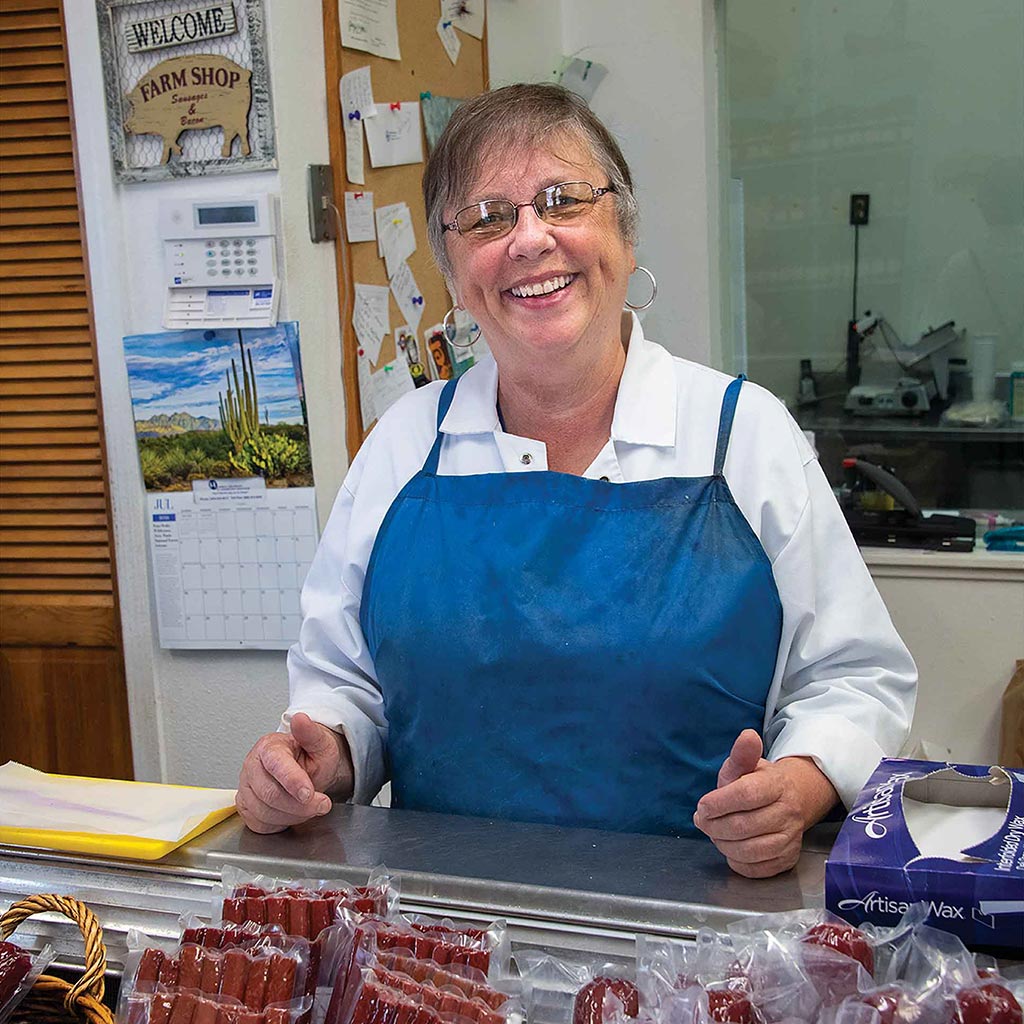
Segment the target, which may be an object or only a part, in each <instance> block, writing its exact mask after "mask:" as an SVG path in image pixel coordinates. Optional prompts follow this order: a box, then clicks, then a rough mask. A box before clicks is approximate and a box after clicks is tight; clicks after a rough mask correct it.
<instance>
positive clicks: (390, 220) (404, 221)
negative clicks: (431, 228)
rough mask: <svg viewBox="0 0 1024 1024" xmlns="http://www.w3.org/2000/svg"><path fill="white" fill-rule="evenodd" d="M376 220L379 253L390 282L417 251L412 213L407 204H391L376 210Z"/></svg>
mask: <svg viewBox="0 0 1024 1024" xmlns="http://www.w3.org/2000/svg"><path fill="white" fill-rule="evenodd" d="M375 218H376V221H377V253H378V255H380V256H383V257H384V263H385V266H386V267H387V275H388V280H389V281H390V280H391V278H393V277H394V276H395V274H396V273H397V272H398V268H399V265H400V264H401V263H402V262H403V261H404V260H407V259H408V258H409V257H410V256H411V255H412V254H413V253H414V252H415V251H416V234H415V231H414V230H413V226H412V213H411V212H410V210H409V207H408V206H407V205H406V204H405V203H391V204H389V205H388V206H382V207H380V208H379V209H378V210H376V211H375Z"/></svg>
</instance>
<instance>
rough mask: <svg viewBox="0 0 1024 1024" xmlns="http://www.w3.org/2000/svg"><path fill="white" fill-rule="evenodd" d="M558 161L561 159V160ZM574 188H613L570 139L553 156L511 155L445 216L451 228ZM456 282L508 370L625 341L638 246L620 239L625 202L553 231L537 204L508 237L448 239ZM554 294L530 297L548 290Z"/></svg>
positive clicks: (610, 202)
mask: <svg viewBox="0 0 1024 1024" xmlns="http://www.w3.org/2000/svg"><path fill="white" fill-rule="evenodd" d="M556 154H557V155H556ZM564 181H587V182H589V183H590V184H591V185H593V186H594V188H604V187H606V186H607V185H608V184H609V182H608V176H607V174H606V173H605V172H604V171H603V170H601V168H600V165H599V164H598V163H597V161H596V160H595V159H594V157H593V155H592V154H591V153H590V151H589V149H588V148H587V147H586V146H584V145H583V144H582V143H579V142H575V141H571V140H563V141H562V142H561V144H557V143H556V144H555V145H554V146H552V147H550V148H545V149H541V150H535V151H533V152H523V153H519V154H515V153H514V154H511V155H509V154H501V156H500V158H494V159H492V160H488V161H485V164H484V168H483V171H482V172H481V174H480V175H479V177H478V180H477V181H476V182H475V183H474V186H473V188H472V189H471V190H470V192H469V193H467V194H466V195H465V196H464V197H463V199H462V201H461V202H459V203H455V204H452V205H451V206H450V207H448V208H446V209H445V220H446V221H451V220H452V219H454V216H455V214H456V213H457V212H458V211H459V210H460V209H462V208H463V207H465V206H469V205H471V204H473V203H477V202H480V201H481V200H483V199H509V200H511V201H512V202H513V203H517V204H518V203H529V202H530V200H531V199H532V198H533V197H534V196H535V195H536V194H537V193H538V192H540V191H541V190H542V189H545V188H547V187H548V186H550V185H557V184H559V183H560V182H564ZM446 240H447V245H448V255H449V259H450V261H451V265H452V284H453V285H454V290H455V295H456V297H457V299H458V302H459V304H460V305H461V306H463V307H464V308H466V309H468V310H469V312H470V313H471V314H472V315H473V318H474V319H475V320H476V321H477V323H478V324H479V325H480V328H481V330H482V331H483V334H484V337H485V338H486V339H487V343H488V345H489V346H490V347H491V349H492V351H493V352H494V355H495V358H496V359H497V360H498V362H499V364H500V363H502V362H503V361H505V362H509V361H516V362H523V361H526V363H527V364H528V363H529V362H530V361H532V358H533V357H534V356H540V355H548V356H550V355H555V354H562V353H567V352H571V351H572V350H573V349H574V348H575V347H577V346H580V345H597V344H606V345H609V346H614V345H618V344H619V343H620V320H621V314H622V308H623V303H624V302H625V298H626V286H627V283H628V281H629V275H630V274H631V273H632V271H633V269H634V268H635V266H636V261H635V259H634V255H633V246H632V245H631V244H629V243H628V242H626V241H625V240H624V239H623V238H622V235H621V234H620V233H619V228H618V221H617V219H616V214H615V197H614V195H612V194H607V195H604V196H602V197H600V198H599V199H598V200H597V202H596V203H595V204H594V205H593V207H591V209H590V210H589V211H587V212H586V213H585V214H584V215H583V216H581V217H579V218H578V219H576V220H573V221H570V222H568V223H563V224H549V223H547V222H545V221H543V220H541V219H540V217H538V216H537V211H536V210H535V209H534V208H533V207H532V206H524V207H523V208H522V209H520V211H519V219H518V221H517V223H516V226H515V227H514V228H513V229H512V230H511V231H510V232H509V233H508V234H506V235H503V236H502V237H501V238H496V239H492V240H486V241H479V240H476V239H473V238H470V237H463V236H462V235H460V234H458V232H454V231H453V232H448V233H446ZM545 284H549V286H550V285H554V286H555V287H554V290H552V291H549V292H547V293H542V294H538V295H531V294H524V289H525V290H526V291H530V290H537V286H538V285H545Z"/></svg>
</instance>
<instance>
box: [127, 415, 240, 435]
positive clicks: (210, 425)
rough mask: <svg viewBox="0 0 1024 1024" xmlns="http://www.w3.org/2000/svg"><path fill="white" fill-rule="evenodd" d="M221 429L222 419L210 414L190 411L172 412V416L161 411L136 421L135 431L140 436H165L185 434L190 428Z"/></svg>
mask: <svg viewBox="0 0 1024 1024" xmlns="http://www.w3.org/2000/svg"><path fill="white" fill-rule="evenodd" d="M220 429H221V427H220V420H214V419H211V418H210V417H209V416H193V415H192V413H190V412H172V413H171V414H170V416H168V415H166V413H160V414H159V415H157V416H151V417H150V418H149V419H148V420H136V421H135V433H136V434H137V435H139V436H140V437H164V436H165V435H167V434H184V433H187V432H188V431H190V430H220Z"/></svg>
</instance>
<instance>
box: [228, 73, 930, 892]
mask: <svg viewBox="0 0 1024 1024" xmlns="http://www.w3.org/2000/svg"><path fill="white" fill-rule="evenodd" d="M423 191H424V198H425V202H426V208H427V223H428V226H429V235H430V243H431V247H432V250H433V253H434V256H435V258H436V260H437V263H438V265H439V267H440V268H441V271H442V273H443V274H444V276H445V278H446V280H447V281H448V283H449V287H450V289H451V291H452V293H453V295H455V296H456V297H457V302H458V305H459V306H461V307H463V308H464V309H467V310H468V311H469V312H470V314H471V315H472V316H473V318H474V319H475V320H476V322H477V323H478V324H479V325H480V327H481V329H482V330H483V333H484V335H485V337H486V338H487V341H488V344H489V346H490V348H491V351H492V353H493V356H494V359H493V361H492V360H484V361H482V362H481V363H480V364H478V365H476V366H474V367H473V368H472V369H470V370H469V371H468V372H467V373H466V374H464V375H463V376H462V377H461V378H460V379H459V380H458V382H457V384H456V382H449V383H448V384H447V385H443V384H441V383H435V384H432V385H430V386H429V387H425V388H422V389H419V390H418V391H416V392H415V393H413V394H410V395H407V396H405V397H404V398H403V399H402V400H401V401H400V402H399V403H397V404H396V405H395V406H394V407H392V409H391V410H389V412H388V413H387V414H386V415H385V416H384V417H383V418H382V419H381V422H380V423H379V424H378V425H377V427H376V429H375V430H374V431H373V433H372V435H371V436H370V437H369V438H368V439H367V441H366V443H365V444H364V445H363V447H362V449H361V450H360V452H359V454H358V456H357V457H356V459H355V461H354V463H353V465H352V468H351V470H350V472H349V475H348V478H347V479H346V481H345V483H344V485H343V486H342V489H341V492H340V494H339V496H338V499H337V502H336V504H335V507H334V510H333V512H332V515H331V519H330V521H329V523H328V525H327V528H326V530H325V531H324V535H323V539H322V541H321V544H320V549H319V551H318V553H317V557H316V559H315V561H314V563H313V566H312V568H311V570H310V573H309V576H308V578H307V581H306V585H305V589H304V592H303V609H304V615H305V617H304V621H303V626H302V631H301V635H300V639H299V642H298V643H297V644H296V645H295V646H294V647H293V648H292V650H291V652H290V655H289V678H290V683H291V696H292V700H291V706H290V707H289V709H288V711H287V712H286V713H285V716H284V723H285V726H286V727H288V728H289V730H290V731H289V732H279V733H275V734H272V735H270V736H267V737H264V738H263V739H261V740H260V741H259V742H258V743H257V744H256V746H255V747H254V748H253V751H252V752H251V753H250V754H249V756H248V757H247V759H246V762H245V765H244V767H243V770H242V778H241V783H240V789H239V795H238V807H239V811H240V812H241V814H242V816H243V818H244V819H245V820H246V822H247V824H248V825H249V826H250V827H251V828H253V829H255V830H256V831H264V832H269V831H277V830H279V829H281V828H285V827H287V826H288V825H289V824H292V823H294V822H297V821H301V820H305V819H307V818H309V817H312V816H314V815H317V814H323V813H326V811H327V810H328V809H329V808H330V806H331V803H330V798H329V796H328V795H327V794H331V795H333V796H335V797H340V798H342V799H348V798H353V799H355V800H356V801H359V802H368V801H369V800H370V799H372V798H373V796H374V794H375V793H376V792H377V790H378V788H379V787H380V786H381V784H382V783H383V782H384V781H385V780H386V778H387V777H388V776H390V778H391V780H392V795H393V802H394V803H395V805H397V806H403V807H411V808H418V809H426V810H437V811H445V812H452V813H464V814H475V815H485V816H493V817H504V818H510V819H518V820H528V821H542V822H553V823H560V824H570V825H582V826H594V827H601V828H612V829H620V830H626V831H637V832H656V833H667V834H680V835H681V834H686V833H687V832H692V831H693V829H694V826H696V827H697V828H699V829H701V830H702V831H703V832H705V833H706V834H707V835H708V836H710V837H711V838H712V839H713V840H714V842H715V843H716V845H717V846H718V847H719V849H720V850H721V851H722V852H723V853H724V854H725V856H726V858H727V859H728V861H729V863H730V864H731V865H732V867H733V868H734V869H735V870H737V871H740V872H742V873H744V874H747V875H753V876H764V875H769V874H774V873H776V872H778V871H781V870H785V869H786V868H788V867H791V866H792V865H793V864H794V863H795V862H796V858H797V856H798V855H799V850H800V840H801V837H802V834H803V831H804V829H806V828H807V827H808V826H809V825H810V824H812V823H813V822H815V821H817V820H819V819H820V818H821V817H822V816H823V815H824V814H825V813H826V812H827V811H828V810H829V809H830V808H831V807H832V805H833V804H834V803H835V802H836V800H837V794H838V796H841V797H842V798H843V799H844V800H845V801H847V802H849V801H850V800H851V799H852V798H853V796H854V795H855V794H856V792H857V790H858V788H859V787H860V785H861V784H862V783H863V782H864V781H865V780H866V778H867V776H868V775H869V774H870V771H871V770H872V768H873V767H874V765H875V764H876V762H877V760H878V759H879V757H880V756H882V755H883V754H892V753H895V752H896V751H898V749H899V747H900V745H901V744H902V742H903V740H904V738H905V736H906V732H907V728H908V720H909V716H910V713H911V709H912V704H913V698H914V688H915V670H914V665H913V662H912V661H911V659H910V656H909V654H908V653H907V651H906V649H905V647H904V646H903V644H902V643H901V642H900V640H899V637H898V636H897V635H896V633H895V631H894V629H893V627H892V624H891V622H890V620H889V617H888V615H887V613H886V611H885V608H884V606H883V604H882V602H881V600H880V598H879V596H878V593H877V591H876V590H875V588H874V585H873V584H872V582H871V579H870V577H869V575H868V573H867V570H866V569H865V567H864V563H863V561H862V560H861V558H860V555H859V552H858V550H857V548H856V546H855V544H854V543H853V541H852V539H851V537H850V534H849V531H848V530H847V528H846V525H845V522H844V520H843V518H842V515H841V513H840V511H839V509H838V507H837V505H836V503H835V500H834V498H833V496H832V493H831V491H830V489H829V486H828V484H827V482H826V481H825V478H824V476H823V474H822V472H821V470H820V468H819V467H818V465H817V463H816V461H815V459H814V457H813V454H812V452H811V450H810V448H809V447H808V445H807V443H806V441H805V440H804V438H803V435H802V434H801V433H800V431H799V429H798V428H797V427H796V425H795V424H794V423H793V421H792V420H791V419H790V418H789V416H788V415H787V413H786V411H785V409H784V408H783V407H782V406H781V404H780V403H779V402H778V401H777V400H776V399H774V398H773V397H772V396H771V395H770V394H768V393H767V392H765V391H763V390H761V389H760V388H758V387H757V386H756V385H752V384H743V383H742V381H740V380H735V381H730V379H729V378H727V377H726V376H724V375H723V374H721V373H717V372H716V371H713V370H710V369H708V368H706V367H702V366H698V365H696V364H693V363H690V362H687V361H685V360H682V359H676V358H673V357H672V356H671V355H669V353H668V352H667V351H666V350H665V349H663V348H661V347H660V346H658V345H656V344H654V343H653V342H651V341H648V340H647V339H645V338H644V336H643V332H642V330H641V327H640V323H639V321H638V320H637V319H636V317H635V316H633V315H631V314H630V313H628V312H626V311H624V303H625V301H626V289H627V283H628V281H629V278H630V275H631V274H632V273H633V272H634V271H635V270H636V269H637V265H636V259H635V256H634V244H635V242H636V235H637V207H636V200H635V198H634V194H633V184H632V179H631V177H630V173H629V169H628V167H627V166H626V163H625V160H624V159H623V156H622V154H621V152H620V150H619V148H618V146H617V145H616V143H615V142H614V140H613V139H612V138H611V136H610V135H609V134H608V132H607V131H606V129H605V128H604V127H603V125H601V123H600V122H599V121H598V120H597V119H596V117H595V116H594V115H593V114H592V113H591V111H590V110H589V109H588V108H587V107H586V105H585V104H584V103H583V102H582V101H580V100H579V99H578V98H577V97H575V96H574V95H572V94H571V93H569V92H566V91H565V90H563V89H561V88H558V87H554V86H546V85H517V86H510V87H508V88H505V89H499V90H496V91H495V92H491V93H487V94H484V95H482V96H479V97H477V98H475V99H473V100H470V101H468V102H467V103H465V104H463V105H462V106H461V107H460V108H459V109H458V110H457V111H456V113H455V115H454V116H453V118H452V120H451V123H450V124H449V126H448V128H447V130H446V132H445V133H444V135H443V137H442V138H441V140H440V141H439V143H438V145H437V147H436V149H435V150H434V152H433V154H432V155H431V157H430V160H429V162H428V164H427V167H426V170H425V173H424V179H423ZM741 385H742V386H741ZM762 736H763V741H762ZM762 742H763V744H764V745H765V746H766V747H767V751H768V759H765V758H763V757H762V756H761V754H762Z"/></svg>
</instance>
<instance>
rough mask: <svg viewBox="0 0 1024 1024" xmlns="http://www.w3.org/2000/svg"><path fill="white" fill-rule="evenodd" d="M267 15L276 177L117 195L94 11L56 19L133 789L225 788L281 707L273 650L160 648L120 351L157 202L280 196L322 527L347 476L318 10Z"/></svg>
mask: <svg viewBox="0 0 1024 1024" xmlns="http://www.w3.org/2000/svg"><path fill="white" fill-rule="evenodd" d="M266 7H267V20H268V34H269V64H270V69H271V76H272V91H273V101H274V112H275V120H276V124H277V152H278V165H279V170H278V171H277V172H266V173H260V174H246V175H228V176H223V177H210V178H203V179H195V180H188V181H170V182H161V183H147V184H139V185H132V186H119V185H117V184H115V183H114V181H113V173H112V166H111V161H110V154H109V152H108V149H107V135H106V113H105V110H104V106H103V81H102V71H101V68H100V61H99V39H98V33H97V27H96V10H95V7H94V5H93V4H91V3H87V2H85V0H78V2H75V3H67V4H66V5H65V18H66V21H67V27H68V45H69V58H70V64H71V77H72V87H73V93H74V104H75V120H76V124H77V127H78V148H79V157H80V162H81V175H82V199H83V208H84V213H85V228H86V236H87V241H88V246H89V262H90V270H91V274H92V288H93V300H94V304H95V309H96V328H97V344H98V351H99V365H100V379H101V386H102V389H103V413H104V420H105V431H106V438H107V455H108V470H109V474H110V487H111V503H112V507H113V518H114V536H115V547H116V556H117V567H118V587H119V598H120V603H121V620H122V625H123V631H124V650H125V665H126V669H127V677H128V696H129V704H130V710H131V724H132V743H133V749H134V755H135V771H136V777H137V778H139V779H146V780H163V781H167V782H176V783H202V784H206V785H223V786H230V785H233V784H234V782H235V780H236V779H237V775H238V766H239V764H240V763H241V759H242V757H243V756H244V754H245V752H246V751H247V750H248V748H249V746H250V745H251V743H252V741H253V740H254V739H255V738H256V737H257V736H258V735H260V734H261V733H262V732H266V731H268V730H270V729H273V728H274V727H275V725H276V723H277V721H278V718H279V715H280V712H281V710H282V709H283V707H284V705H285V703H286V701H287V693H288V690H287V682H286V678H285V664H284V653H283V652H255V651H250V652H240V653H236V652H230V653H229V652H210V651H175V652H171V651H165V650H161V649H160V648H159V646H158V643H157V636H156V631H155V622H154V618H153V611H152V609H153V601H152V595H151V584H150V574H149V569H148V555H147V547H146V535H145V514H144V513H145V509H144V492H143V486H142V478H141V474H140V471H139V468H138V457H137V454H136V450H135V436H134V426H133V421H132V414H131V401H130V397H129V392H128V383H127V376H126V373H125V368H124V361H123V358H122V352H121V338H122V337H123V336H124V335H126V334H132V333H137V332H147V331H155V330H159V329H160V316H161V305H162V294H161V290H160V278H161V265H160V247H159V244H158V239H157V229H156V224H157V217H156V214H157V207H158V203H159V201H160V200H161V199H163V198H167V197H169V196H184V195H189V196H191V195H197V196H200V197H211V196H225V195H232V194H243V195H244V194H248V193H252V192H257V191H260V192H263V191H267V192H272V193H278V194H279V195H280V199H281V215H282V216H281V220H282V233H283V257H284V263H283V266H284V270H283V278H284V281H285V290H284V306H283V308H282V310H281V318H282V319H295V320H298V321H299V329H300V343H301V346H302V359H303V369H304V373H305V377H306V393H307V399H308V402H307V404H308V409H309V418H310V442H311V447H312V453H313V468H314V474H315V477H316V483H317V503H318V510H319V513H320V517H321V520H323V519H324V518H325V517H326V514H327V513H328V511H329V510H330V505H331V502H332V501H333V498H334V494H335V492H336V491H337V489H338V486H339V484H340V482H341V479H342V475H343V473H344V469H345V466H346V463H347V456H346V452H345V444H344V422H345V419H344V402H343V392H342V383H341V345H340V340H339V326H338V325H339V319H338V305H337V292H336V286H335V279H334V255H333V250H332V247H331V246H329V245H320V246H317V245H314V244H313V243H312V242H310V240H309V233H308V228H307V218H306V196H305V169H306V165H307V164H308V163H327V162H328V161H329V157H328V143H327V120H326V100H325V86H324V68H323V33H322V22H321V15H320V9H319V8H320V5H319V4H317V3H312V2H303V3H291V2H288V0H267V4H266Z"/></svg>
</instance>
